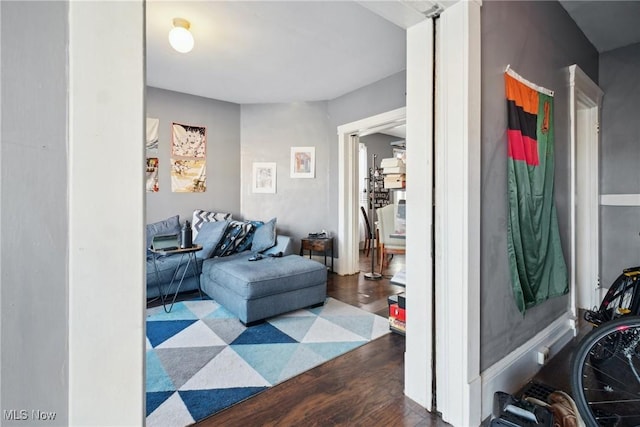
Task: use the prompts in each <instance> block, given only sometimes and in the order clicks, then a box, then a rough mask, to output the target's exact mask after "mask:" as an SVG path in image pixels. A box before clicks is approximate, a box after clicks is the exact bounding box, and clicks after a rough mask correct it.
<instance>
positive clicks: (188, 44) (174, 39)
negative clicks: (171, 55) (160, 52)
mask: <svg viewBox="0 0 640 427" xmlns="http://www.w3.org/2000/svg"><path fill="white" fill-rule="evenodd" d="M190 27H191V24H190V23H189V21H187V20H186V19H182V18H173V28H172V29H171V31H170V32H169V44H171V47H173V48H174V49H175V50H177V51H178V52H180V53H187V52H190V51H191V49H193V35H192V34H191V32H190V31H189V28H190Z"/></svg>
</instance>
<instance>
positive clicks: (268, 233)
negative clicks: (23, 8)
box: [251, 218, 276, 252]
mask: <svg viewBox="0 0 640 427" xmlns="http://www.w3.org/2000/svg"><path fill="white" fill-rule="evenodd" d="M275 244H276V218H272V219H271V220H270V221H268V222H265V223H264V224H263V225H261V226H260V227H258V228H257V229H256V231H255V233H254V234H253V240H252V242H251V251H252V252H263V251H266V250H267V249H269V248H272V247H273V246H275Z"/></svg>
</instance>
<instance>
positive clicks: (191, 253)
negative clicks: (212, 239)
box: [151, 245, 202, 313]
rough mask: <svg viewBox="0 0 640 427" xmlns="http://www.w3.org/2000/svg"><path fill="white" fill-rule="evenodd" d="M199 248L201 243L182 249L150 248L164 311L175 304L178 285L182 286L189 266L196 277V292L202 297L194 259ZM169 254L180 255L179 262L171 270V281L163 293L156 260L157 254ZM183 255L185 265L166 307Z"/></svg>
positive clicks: (169, 309) (196, 264)
mask: <svg viewBox="0 0 640 427" xmlns="http://www.w3.org/2000/svg"><path fill="white" fill-rule="evenodd" d="M201 250H202V246H201V245H193V246H192V247H190V248H184V249H171V250H164V249H153V248H152V249H151V252H153V266H154V268H155V270H156V280H157V281H158V291H160V301H162V306H163V307H164V311H165V312H166V313H169V312H170V311H171V310H172V309H173V304H175V302H176V298H177V297H178V293H179V292H180V287H181V286H182V282H183V281H184V276H185V275H186V274H187V270H188V269H189V266H191V268H192V269H193V270H192V271H193V273H194V274H195V275H196V277H197V278H198V292H199V293H200V298H202V290H201V289H200V271H199V268H198V260H197V259H196V252H198V251H201ZM170 255H180V262H179V263H178V265H177V266H176V269H175V271H174V272H173V277H172V278H171V282H170V283H169V286H168V287H167V293H166V294H165V293H164V292H162V286H161V285H160V272H159V271H158V264H157V262H156V260H157V259H158V257H159V256H170ZM185 255H186V256H187V265H186V266H185V267H184V271H183V272H182V276H181V277H180V281H179V282H178V285H177V286H176V291H175V292H174V294H173V300H172V301H171V305H170V306H169V308H168V309H167V300H168V297H169V292H170V291H171V286H173V283H174V282H175V281H176V279H177V278H178V271H180V267H181V266H182V264H183V260H184V256H185Z"/></svg>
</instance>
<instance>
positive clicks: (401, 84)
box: [241, 71, 406, 256]
mask: <svg viewBox="0 0 640 427" xmlns="http://www.w3.org/2000/svg"><path fill="white" fill-rule="evenodd" d="M405 91H406V78H405V72H404V71H403V72H400V73H397V74H394V75H393V76H390V77H387V78H385V79H382V80H380V81H378V82H376V83H373V84H371V85H368V86H365V87H363V88H360V89H357V90H355V91H353V92H351V93H348V94H345V95H343V96H341V97H339V98H336V99H334V100H331V101H328V102H308V103H305V102H298V103H291V104H247V105H243V106H242V131H241V134H242V135H241V138H242V208H241V211H242V214H243V216H244V217H245V218H247V219H258V220H268V219H270V218H271V217H274V216H277V217H278V225H279V228H280V230H281V231H283V232H284V233H286V234H289V235H291V236H293V237H296V238H299V237H302V236H305V235H307V234H308V233H309V232H313V231H319V230H322V229H325V230H327V231H329V232H331V233H332V234H333V235H334V236H336V234H337V229H338V135H337V127H338V126H339V125H343V124H346V123H350V122H352V121H356V120H360V119H363V118H366V117H370V116H373V115H376V114H380V113H384V112H387V111H391V110H395V109H397V108H401V107H404V106H405V105H406V102H405ZM296 146H302V147H305V146H314V147H316V178H315V179H292V178H290V177H289V167H290V164H289V155H290V149H291V147H296ZM253 162H276V163H277V175H278V182H277V193H276V194H275V195H273V194H253V193H252V192H251V171H252V169H251V168H252V163H253ZM296 245H299V241H296ZM298 248H299V246H296V250H298ZM336 249H337V244H336ZM338 255H339V254H338V252H337V250H336V256H338Z"/></svg>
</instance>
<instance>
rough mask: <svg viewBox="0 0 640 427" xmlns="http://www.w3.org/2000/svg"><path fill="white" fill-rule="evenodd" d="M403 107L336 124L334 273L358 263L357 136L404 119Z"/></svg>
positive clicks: (356, 267)
mask: <svg viewBox="0 0 640 427" xmlns="http://www.w3.org/2000/svg"><path fill="white" fill-rule="evenodd" d="M406 118H407V109H406V107H402V108H397V109H395V110H391V111H387V112H386V113H382V114H377V115H375V116H371V117H367V118H364V119H361V120H357V121H355V122H351V123H347V124H344V125H341V126H338V192H339V196H338V236H339V237H340V238H339V239H338V259H337V260H336V264H337V266H336V273H338V274H340V275H348V274H355V273H358V272H359V271H360V267H359V240H360V238H359V221H360V208H359V198H358V193H359V191H358V170H359V166H358V159H359V155H358V137H359V135H362V134H364V133H370V132H371V131H374V130H376V129H378V130H384V129H389V128H391V127H394V126H397V125H399V124H401V123H403V122H405V121H406Z"/></svg>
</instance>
